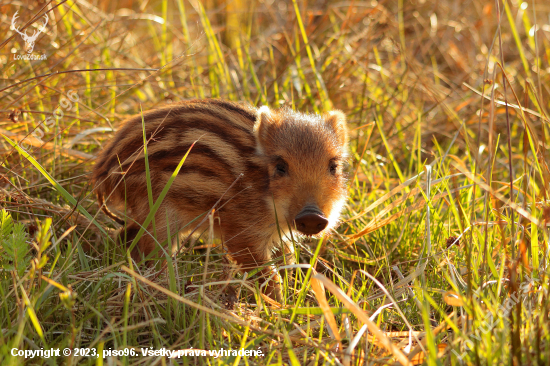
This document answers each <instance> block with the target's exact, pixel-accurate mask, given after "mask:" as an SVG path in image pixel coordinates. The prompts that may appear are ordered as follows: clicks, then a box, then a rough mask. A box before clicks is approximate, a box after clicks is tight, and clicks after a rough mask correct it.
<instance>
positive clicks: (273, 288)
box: [229, 245, 283, 302]
mask: <svg viewBox="0 0 550 366" xmlns="http://www.w3.org/2000/svg"><path fill="white" fill-rule="evenodd" d="M254 247H255V246H252V245H251V246H246V247H244V249H240V250H238V249H237V250H232V249H236V248H229V250H230V251H231V257H232V258H233V259H234V260H235V261H236V262H237V264H239V265H240V266H241V271H243V272H249V271H251V270H253V269H255V268H258V267H262V266H263V268H262V269H261V270H260V271H259V272H258V273H257V274H256V275H255V276H254V278H255V279H257V280H258V283H259V284H260V286H262V285H263V284H264V282H265V281H268V282H267V284H265V285H264V286H263V287H262V292H263V293H264V294H265V295H267V296H269V297H271V298H272V299H274V300H276V301H278V302H281V301H282V300H283V292H282V290H281V276H280V275H279V273H277V271H276V270H275V266H273V265H266V263H268V262H269V261H270V259H271V258H269V257H267V256H266V255H265V254H264V255H262V254H260V253H253V252H252V250H253V248H254ZM241 248H242V247H241Z"/></svg>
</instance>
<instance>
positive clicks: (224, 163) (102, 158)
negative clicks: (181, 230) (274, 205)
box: [93, 100, 269, 215]
mask: <svg viewBox="0 0 550 366" xmlns="http://www.w3.org/2000/svg"><path fill="white" fill-rule="evenodd" d="M255 119H256V110H255V109H254V108H253V107H250V106H246V105H241V104H237V103H232V102H227V101H221V100H200V101H189V102H182V103H176V104H172V105H169V106H167V107H164V108H161V109H156V110H152V111H149V112H145V113H144V114H143V120H144V121H145V124H144V125H145V131H146V139H147V141H148V144H147V154H148V162H149V169H150V172H151V174H150V176H151V185H152V190H153V195H154V196H155V199H156V198H157V197H158V195H159V194H160V192H161V191H162V189H163V188H164V186H165V184H166V182H167V181H168V179H169V177H170V176H171V175H172V173H173V172H174V170H175V169H176V167H177V165H178V163H179V162H180V160H181V159H182V157H183V156H184V155H185V154H186V153H187V151H188V150H189V148H190V147H191V145H192V144H193V143H194V142H195V141H197V142H196V143H195V145H194V146H193V148H192V150H191V153H190V154H189V156H188V158H187V160H186V161H185V163H184V165H183V168H182V169H181V171H180V173H179V175H178V177H177V178H176V180H175V181H174V183H173V185H172V187H171V188H170V191H169V193H168V196H167V198H166V199H168V200H169V201H171V202H172V203H175V204H177V205H180V206H181V208H182V209H185V210H186V211H187V212H188V214H191V215H192V214H197V215H199V214H201V213H203V212H204V211H205V210H208V209H210V208H211V207H212V206H213V205H214V204H215V203H216V202H217V201H218V200H219V199H220V198H222V196H223V198H224V199H229V198H233V200H237V201H238V200H241V201H245V202H243V203H242V204H243V205H245V206H246V205H250V199H245V197H246V196H248V197H250V195H252V196H256V199H257V198H258V197H257V196H258V195H262V194H265V192H266V191H267V189H268V185H269V182H268V174H267V171H266V168H265V164H263V163H262V160H261V158H260V157H258V156H257V155H256V142H255V138H254V134H253V127H254V122H255ZM145 172H146V169H145V159H144V154H143V127H142V116H141V115H137V116H134V117H132V118H130V119H129V120H128V121H127V122H126V123H125V124H124V125H123V127H122V128H121V129H120V130H119V131H118V132H117V133H116V135H115V137H114V138H113V140H112V141H111V142H110V143H109V145H108V146H106V148H105V149H104V150H103V151H102V153H101V154H100V155H99V157H98V160H97V163H96V166H95V169H94V173H93V180H94V182H95V184H96V186H97V189H98V195H103V196H104V197H105V198H107V197H108V198H109V201H110V202H111V203H112V204H115V205H118V206H123V204H124V203H125V202H126V207H127V208H128V209H130V210H132V211H133V214H134V215H135V214H137V213H138V212H136V211H141V210H143V211H145V212H147V211H148V200H147V191H146V187H147V180H146V173H145ZM238 178H239V179H238ZM236 180H237V183H236V184H235V185H234V186H233V188H232V189H231V190H230V191H227V189H228V188H229V187H230V186H231V184H232V183H233V182H235V181H236ZM242 190H246V191H247V192H246V193H244V192H243V193H242V194H241V193H240V192H241V191H242ZM262 192H264V193H262ZM250 198H252V201H254V200H253V198H254V197H250ZM235 203H238V202H235ZM250 208H251V207H248V209H250ZM252 208H253V207H252ZM257 208H258V209H259V208H260V207H257Z"/></svg>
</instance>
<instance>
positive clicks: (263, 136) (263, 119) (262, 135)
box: [254, 105, 277, 153]
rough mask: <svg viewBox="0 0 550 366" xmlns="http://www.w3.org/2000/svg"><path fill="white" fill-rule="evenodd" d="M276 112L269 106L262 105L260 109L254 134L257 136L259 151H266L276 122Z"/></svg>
mask: <svg viewBox="0 0 550 366" xmlns="http://www.w3.org/2000/svg"><path fill="white" fill-rule="evenodd" d="M276 120H277V118H276V116H275V112H273V111H272V110H271V109H269V107H267V106H265V105H264V106H262V107H260V109H258V113H257V116H256V123H255V124H254V135H255V136H256V149H257V150H258V152H259V153H264V152H265V148H266V144H267V142H268V137H269V131H270V130H271V128H272V127H273V126H274V124H275V123H276Z"/></svg>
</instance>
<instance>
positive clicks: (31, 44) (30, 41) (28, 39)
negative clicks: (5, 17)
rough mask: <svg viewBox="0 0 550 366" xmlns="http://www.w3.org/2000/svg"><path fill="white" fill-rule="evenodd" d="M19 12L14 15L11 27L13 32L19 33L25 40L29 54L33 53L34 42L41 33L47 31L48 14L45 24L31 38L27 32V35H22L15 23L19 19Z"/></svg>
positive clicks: (45, 16)
mask: <svg viewBox="0 0 550 366" xmlns="http://www.w3.org/2000/svg"><path fill="white" fill-rule="evenodd" d="M18 12H19V10H18V11H16V12H15V14H13V17H12V18H11V27H12V28H13V30H15V31H16V32H17V33H19V34H20V35H21V37H22V38H23V40H24V41H25V48H26V49H27V53H31V52H32V50H33V49H34V42H36V39H37V38H38V36H39V35H40V33H42V32H44V31H45V30H46V25H47V24H48V14H44V18H45V21H44V23H43V24H42V25H41V26H40V27H39V28H38V30H35V31H34V33H33V34H32V35H31V36H29V35H28V34H27V31H25V33H22V32H20V31H19V28H18V27H16V26H15V23H16V21H17V18H18V16H17V13H18Z"/></svg>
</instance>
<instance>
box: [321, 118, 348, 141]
mask: <svg viewBox="0 0 550 366" xmlns="http://www.w3.org/2000/svg"><path fill="white" fill-rule="evenodd" d="M324 118H325V123H326V124H327V125H328V126H329V127H330V128H331V129H332V130H333V131H334V133H335V134H336V136H338V141H339V142H340V144H341V145H346V144H347V143H348V127H347V123H346V116H345V115H344V113H342V112H341V111H337V110H336V111H330V112H328V113H327V114H326V115H325V116H324Z"/></svg>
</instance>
